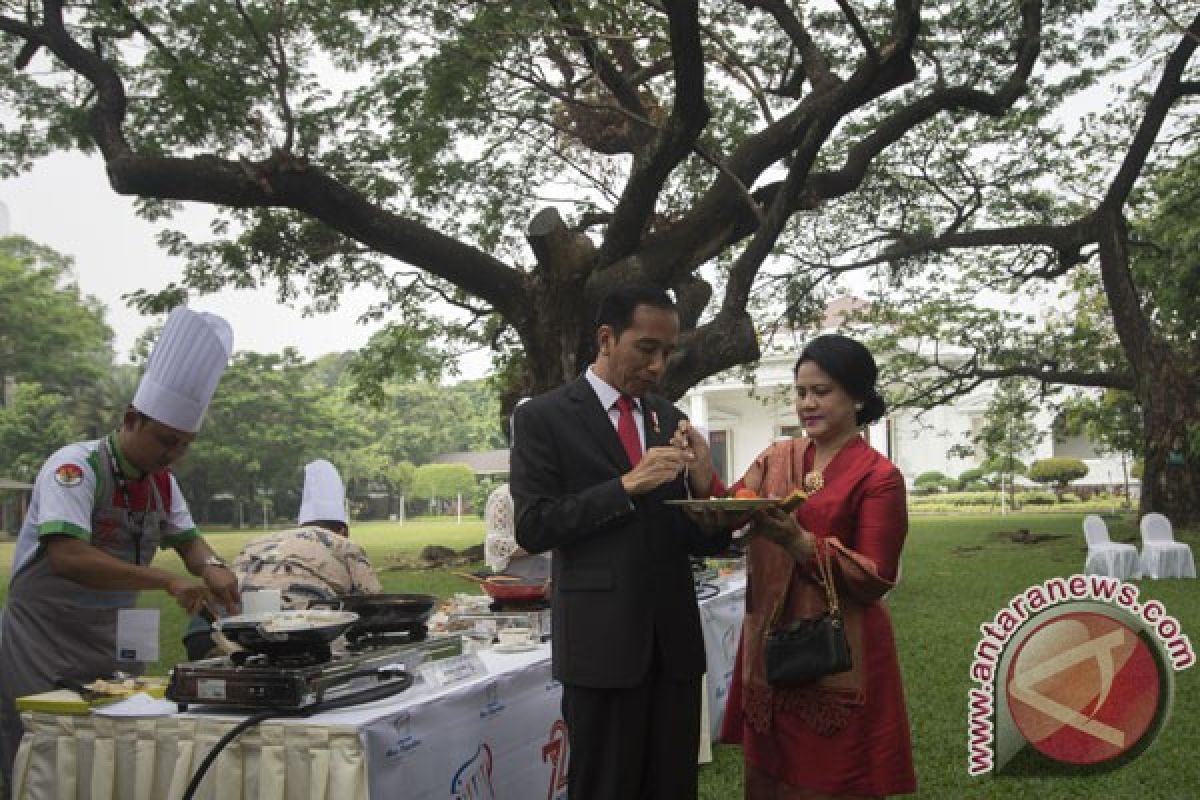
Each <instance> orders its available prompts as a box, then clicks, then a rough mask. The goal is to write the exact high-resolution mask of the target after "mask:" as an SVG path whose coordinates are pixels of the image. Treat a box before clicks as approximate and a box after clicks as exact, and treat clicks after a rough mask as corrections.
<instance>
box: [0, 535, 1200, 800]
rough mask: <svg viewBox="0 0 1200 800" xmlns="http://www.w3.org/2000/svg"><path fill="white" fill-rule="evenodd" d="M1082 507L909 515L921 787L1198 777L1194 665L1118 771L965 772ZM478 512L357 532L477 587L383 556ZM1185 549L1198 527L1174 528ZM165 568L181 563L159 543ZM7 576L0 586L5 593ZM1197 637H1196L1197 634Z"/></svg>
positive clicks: (389, 584)
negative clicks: (1028, 598) (978, 727)
mask: <svg viewBox="0 0 1200 800" xmlns="http://www.w3.org/2000/svg"><path fill="white" fill-rule="evenodd" d="M1081 517H1082V515H1080V514H1063V513H1051V514H1018V515H1009V516H1007V517H1000V516H966V515H960V516H916V517H914V518H913V521H912V533H911V534H910V536H909V540H908V544H907V546H906V548H905V553H904V564H903V578H902V580H901V583H900V586H899V587H898V588H897V589H896V590H895V591H894V592H893V593H892V594H891V596H890V597H889V600H888V603H889V606H890V608H891V612H892V616H893V619H894V622H895V626H896V636H897V640H898V641H899V646H900V660H901V664H902V666H903V669H904V676H905V687H906V692H907V696H908V705H909V716H910V720H911V723H912V731H913V740H914V746H915V748H916V764H917V774H918V780H919V782H920V787H921V791H920V796H921V797H929V798H939V799H940V798H992V797H995V798H1010V797H1015V798H1023V797H1031V798H1033V797H1036V798H1064V799H1065V798H1077V797H1111V798H1123V797H1138V798H1187V797H1192V796H1194V795H1195V787H1196V786H1200V766H1197V762H1196V761H1194V760H1193V758H1192V755H1193V754H1192V748H1191V746H1190V745H1191V743H1192V742H1195V741H1200V683H1198V681H1197V677H1196V675H1197V674H1198V671H1197V670H1196V669H1191V670H1188V671H1185V672H1182V673H1178V674H1177V675H1176V679H1177V680H1176V699H1175V706H1174V709H1173V710H1172V714H1171V718H1170V720H1169V722H1168V723H1167V727H1166V729H1165V730H1164V732H1163V734H1162V736H1161V737H1160V738H1159V740H1158V741H1157V742H1155V743H1154V745H1153V746H1152V747H1151V748H1150V749H1149V750H1148V751H1147V752H1146V753H1145V754H1143V755H1142V756H1141V757H1140V758H1139V759H1137V760H1135V761H1133V762H1132V763H1130V764H1129V765H1127V766H1125V767H1122V768H1120V769H1116V770H1113V771H1111V772H1108V773H1105V774H1101V775H1091V776H1084V777H1064V776H1040V777H1039V776H1033V777H1030V776H1021V777H1002V778H990V777H986V778H971V777H969V776H968V775H967V772H966V763H967V750H966V736H967V734H966V725H967V717H966V710H967V691H968V689H969V688H970V687H971V686H972V685H973V684H972V683H971V681H970V678H969V675H968V668H969V665H970V662H971V658H972V653H973V651H974V648H975V645H976V643H977V642H978V640H979V637H980V632H979V626H980V624H981V623H983V622H986V621H990V620H991V619H992V618H993V616H994V615H995V614H996V612H997V610H999V608H1000V607H1001V606H1003V605H1005V604H1006V603H1007V602H1008V600H1009V599H1011V598H1012V597H1013V596H1014V595H1016V594H1019V593H1020V592H1022V591H1023V590H1024V589H1026V588H1027V587H1029V586H1031V585H1033V584H1036V583H1040V582H1042V581H1044V580H1046V579H1047V578H1050V577H1054V576H1058V575H1062V576H1066V575H1070V574H1072V573H1074V572H1077V571H1079V570H1080V569H1081V568H1082V567H1083V561H1084V553H1085V551H1086V547H1085V545H1084V541H1083V534H1082V528H1081V525H1080V520H1081ZM1109 527H1110V530H1111V531H1112V534H1113V538H1114V540H1117V541H1129V542H1134V543H1136V533H1135V529H1134V522H1133V518H1132V517H1128V516H1126V517H1121V518H1115V519H1110V520H1109ZM1019 528H1027V529H1029V531H1030V532H1031V533H1033V534H1043V535H1049V536H1050V537H1053V538H1047V539H1045V540H1043V541H1040V542H1038V543H1035V544H1016V543H1014V542H1012V541H1011V540H1010V539H1008V538H1007V537H1002V536H998V535H997V533H998V532H1000V531H1012V530H1016V529H1019ZM253 535H255V533H254V532H251V533H244V532H230V533H214V534H211V535H210V541H211V542H212V544H213V546H214V547H215V548H216V549H217V550H218V551H219V552H220V553H221V554H222V555H224V556H225V557H227V558H230V557H232V556H233V555H234V554H235V553H236V552H237V551H238V549H239V548H240V547H241V545H242V543H243V542H245V541H246V539H247V538H249V537H250V536H253ZM482 535H483V532H482V524H481V522H480V521H479V520H478V519H472V520H469V521H467V520H464V522H463V524H462V525H457V524H455V522H454V521H453V519H451V520H445V521H438V520H418V521H413V522H410V523H408V524H406V525H404V526H403V527H401V526H397V525H396V524H395V523H364V524H360V525H356V526H355V527H354V529H353V536H354V538H355V539H356V540H357V541H359V542H360V543H362V544H363V545H364V546H365V547H366V548H367V550H368V551H369V552H370V554H371V557H372V560H373V561H374V563H375V564H376V566H377V567H380V568H384V569H385V571H384V572H383V574H382V579H383V583H384V587H385V589H386V590H388V591H419V592H430V593H433V594H438V595H443V596H444V595H447V594H451V593H453V592H456V591H474V589H473V588H472V587H470V585H469V584H467V583H466V582H465V581H463V580H461V579H458V578H455V577H453V576H452V575H450V574H449V572H448V571H447V570H431V571H427V572H412V571H386V567H387V565H388V563H389V562H391V561H393V560H395V559H396V558H398V557H404V556H406V555H407V556H411V555H412V554H414V553H415V552H416V551H418V550H419V549H420V548H421V547H422V546H423V545H425V544H429V543H436V544H444V545H446V546H448V547H453V548H455V549H461V548H463V547H466V546H468V545H471V544H478V543H479V542H480V541H481V539H482ZM1179 538H1181V539H1182V540H1184V541H1188V542H1190V543H1191V544H1192V545H1193V548H1194V549H1195V548H1198V547H1200V541H1198V540H1197V537H1195V536H1190V535H1182V536H1180V537H1179ZM11 553H12V544H0V578H4V579H6V576H7V569H8V565H9V562H10V561H11ZM159 563H160V565H162V566H174V567H176V568H177V565H178V561H177V560H176V559H174V558H173V557H172V556H170V555H169V554H168V555H164V556H163V557H162V558H161V560H160V562H159ZM1138 585H1139V587H1140V589H1141V592H1142V597H1141V599H1142V601H1143V602H1144V601H1145V600H1148V599H1151V598H1156V599H1158V600H1160V601H1161V602H1162V603H1163V604H1164V605H1165V606H1166V609H1167V611H1168V612H1169V613H1170V614H1171V615H1173V616H1175V617H1176V618H1177V619H1178V620H1179V621H1180V623H1181V624H1182V626H1183V631H1184V633H1188V634H1193V635H1195V634H1196V632H1197V631H1200V594H1198V592H1197V590H1198V588H1200V585H1198V584H1196V583H1195V582H1193V581H1139V582H1138ZM5 591H6V586H4V587H0V597H2V596H3V594H2V593H3V592H5ZM145 603H146V604H147V605H149V606H158V607H160V608H162V609H163V647H164V651H165V652H164V659H163V661H162V662H161V663H160V664H158V665H156V667H155V668H154V670H153V671H156V672H163V671H165V669H166V668H167V667H168V666H169V665H170V664H171V663H174V662H175V661H176V660H179V659H180V658H181V657H182V648H181V646H180V645H179V643H178V636H179V631H180V630H181V628H182V625H183V622H184V620H183V615H182V613H181V612H179V611H178V610H177V609H176V608H175V607H174V606H173V605H172V604H170V603H169V602H166V599H165V598H163V597H161V596H155V595H153V594H147V595H146V596H145ZM1196 641H1197V642H1198V643H1200V636H1198V638H1197V639H1196ZM715 756H716V760H715V762H714V763H713V764H712V765H708V766H705V767H703V768H702V770H701V775H700V781H701V797H703V798H706V799H707V800H730V799H731V798H737V797H740V796H741V759H740V752H739V750H738V749H737V748H736V747H728V746H718V747H717V748H716V751H715Z"/></svg>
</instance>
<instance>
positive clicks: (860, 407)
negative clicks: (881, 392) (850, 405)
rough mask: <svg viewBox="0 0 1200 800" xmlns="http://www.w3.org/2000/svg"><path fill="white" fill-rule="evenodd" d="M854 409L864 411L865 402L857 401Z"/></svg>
mask: <svg viewBox="0 0 1200 800" xmlns="http://www.w3.org/2000/svg"><path fill="white" fill-rule="evenodd" d="M854 410H855V411H862V410H863V404H862V403H855V404H854Z"/></svg>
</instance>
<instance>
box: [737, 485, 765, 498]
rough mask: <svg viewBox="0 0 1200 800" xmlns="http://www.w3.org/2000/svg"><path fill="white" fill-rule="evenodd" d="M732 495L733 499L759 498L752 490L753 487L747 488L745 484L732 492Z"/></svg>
mask: <svg viewBox="0 0 1200 800" xmlns="http://www.w3.org/2000/svg"><path fill="white" fill-rule="evenodd" d="M733 497H734V499H735V500H757V499H759V497H758V492H756V491H754V490H753V489H748V488H746V487H745V486H743V487H742V488H740V489H738V490H737V491H736V492H734V493H733Z"/></svg>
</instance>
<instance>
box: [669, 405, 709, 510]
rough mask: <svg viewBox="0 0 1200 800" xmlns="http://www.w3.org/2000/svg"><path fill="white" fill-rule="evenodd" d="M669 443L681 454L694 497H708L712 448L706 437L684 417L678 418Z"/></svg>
mask: <svg viewBox="0 0 1200 800" xmlns="http://www.w3.org/2000/svg"><path fill="white" fill-rule="evenodd" d="M671 444H672V445H674V446H675V447H677V448H679V450H680V452H681V453H682V454H683V463H684V466H686V467H687V469H688V483H689V484H690V487H691V490H692V494H693V495H694V496H696V497H708V495H709V490H710V487H711V486H712V479H713V464H712V450H711V449H710V448H709V446H708V439H707V438H705V437H704V435H703V434H702V433H700V431H698V430H696V428H695V427H694V426H693V425H692V423H690V422H688V421H687V420H686V419H681V420H679V427H678V428H677V429H676V430H675V433H674V435H673V436H671Z"/></svg>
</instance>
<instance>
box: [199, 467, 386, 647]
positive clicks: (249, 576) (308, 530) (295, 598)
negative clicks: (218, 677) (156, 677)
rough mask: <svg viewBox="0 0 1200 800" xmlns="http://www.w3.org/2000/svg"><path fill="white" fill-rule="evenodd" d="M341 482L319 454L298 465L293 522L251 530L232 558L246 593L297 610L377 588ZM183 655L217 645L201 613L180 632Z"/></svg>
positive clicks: (379, 589) (266, 604)
mask: <svg viewBox="0 0 1200 800" xmlns="http://www.w3.org/2000/svg"><path fill="white" fill-rule="evenodd" d="M348 519H349V517H348V516H347V514H346V488H345V486H343V485H342V479H341V476H340V475H338V471H337V468H336V467H334V466H333V464H331V463H329V462H328V461H326V460H325V459H317V460H316V461H310V462H309V463H308V464H307V465H306V466H305V467H304V489H303V492H302V494H301V497H300V513H299V514H298V515H297V522H299V523H300V525H299V527H297V528H289V529H287V530H282V531H275V532H274V533H266V534H263V535H262V536H257V537H255V538H253V539H251V540H250V541H249V542H247V543H246V546H245V547H243V548H242V552H241V553H239V554H238V556H237V558H235V559H234V561H233V571H234V572H235V573H236V574H237V577H238V580H239V582H240V585H241V588H242V594H243V596H244V597H245V598H246V604H247V609H248V610H250V607H251V601H252V600H253V601H255V602H258V601H260V600H261V601H262V602H263V609H264V610H266V609H267V607H276V608H282V609H284V610H300V609H305V608H308V607H309V605H310V604H311V603H312V602H314V601H318V600H335V599H337V598H338V597H339V596H341V595H346V594H379V593H380V592H382V591H383V587H382V586H381V585H380V583H379V576H378V575H377V574H376V573H375V570H374V568H373V567H372V566H371V562H370V560H369V559H368V557H367V553H366V551H365V550H363V548H362V547H361V546H360V545H358V544H357V543H355V542H352V541H350V526H349V524H348ZM183 643H184V647H185V648H186V649H187V653H188V658H190V659H193V660H194V659H198V658H205V657H207V656H211V655H220V654H222V653H223V651H222V650H221V649H220V647H221V646H222V645H219V644H218V643H217V642H216V641H214V638H213V636H212V628H211V626H210V625H209V624H208V621H207V620H205V619H203V618H202V617H195V618H193V620H192V622H191V625H190V626H189V627H188V630H187V632H186V633H185V635H184V638H183Z"/></svg>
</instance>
